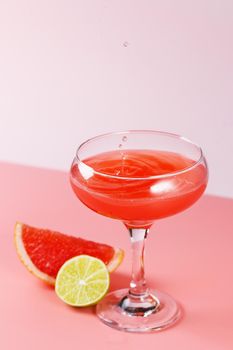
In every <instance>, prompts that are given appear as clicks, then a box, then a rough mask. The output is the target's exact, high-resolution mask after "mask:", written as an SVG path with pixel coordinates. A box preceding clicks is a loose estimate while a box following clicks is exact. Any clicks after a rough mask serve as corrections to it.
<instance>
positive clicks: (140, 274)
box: [129, 228, 149, 297]
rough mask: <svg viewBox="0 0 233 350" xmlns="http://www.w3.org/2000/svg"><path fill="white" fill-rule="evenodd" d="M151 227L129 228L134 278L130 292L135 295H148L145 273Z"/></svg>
mask: <svg viewBox="0 0 233 350" xmlns="http://www.w3.org/2000/svg"><path fill="white" fill-rule="evenodd" d="M148 231H149V229H142V228H129V233H130V239H131V247H132V278H131V282H130V289H129V294H130V295H131V296H135V297H145V296H147V295H148V288H147V285H146V280H145V273H144V249H145V239H146V237H147V233H148Z"/></svg>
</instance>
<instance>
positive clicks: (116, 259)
mask: <svg viewBox="0 0 233 350" xmlns="http://www.w3.org/2000/svg"><path fill="white" fill-rule="evenodd" d="M23 226H24V224H23V223H21V222H16V224H15V228H14V242H15V246H16V251H17V254H18V256H19V259H20V260H21V262H22V263H23V264H24V266H25V267H26V268H27V269H28V271H29V272H31V273H32V274H33V275H34V276H36V277H38V278H39V279H41V280H42V281H44V282H46V283H48V284H50V285H52V286H54V285H55V281H56V280H55V278H53V277H51V276H49V275H48V274H46V273H44V272H42V271H41V270H39V269H38V268H37V267H36V265H35V264H33V262H32V260H31V258H30V256H29V255H28V253H27V252H26V249H25V247H24V243H23V239H22V233H23ZM114 249H115V253H114V256H113V257H112V259H111V260H110V261H109V263H108V264H107V269H108V271H109V272H110V273H111V272H113V271H115V270H116V269H117V268H118V266H119V265H120V264H121V262H122V260H123V259H124V251H123V250H122V249H120V248H114Z"/></svg>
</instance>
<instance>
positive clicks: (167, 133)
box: [75, 129, 204, 181]
mask: <svg viewBox="0 0 233 350" xmlns="http://www.w3.org/2000/svg"><path fill="white" fill-rule="evenodd" d="M136 133H138V134H139V133H142V134H143V133H145V134H146V133H147V134H155V135H163V136H167V137H172V138H174V139H179V140H182V141H185V142H186V143H188V144H190V145H192V146H194V147H195V148H196V149H197V150H198V151H199V153H200V157H199V158H198V159H197V160H196V161H195V162H194V164H192V165H190V166H187V167H186V168H183V169H181V170H178V171H174V172H170V173H167V174H161V175H151V176H144V177H129V176H119V175H111V174H106V173H103V172H100V171H96V170H95V169H94V168H92V167H91V166H89V165H87V164H86V163H85V162H83V161H82V160H81V159H80V157H79V152H80V150H81V149H82V148H83V147H84V146H86V145H87V144H88V143H90V142H92V141H94V140H98V139H101V138H104V137H106V136H112V135H121V134H136ZM75 159H76V160H77V162H78V163H81V164H83V165H85V166H86V167H88V168H90V169H91V170H92V172H93V174H96V175H99V176H104V177H107V178H111V179H118V180H134V181H135V180H144V181H146V180H156V179H164V178H168V177H173V176H177V175H180V174H183V173H186V172H188V171H190V170H193V169H194V168H196V167H197V166H198V165H199V164H200V163H201V162H202V161H203V160H204V154H203V151H202V149H201V147H200V146H198V145H197V144H196V143H194V142H192V141H191V140H189V139H188V138H186V137H184V136H181V135H179V134H175V133H170V132H166V131H159V130H140V129H139V130H122V131H115V132H114V131H113V132H108V133H104V134H100V135H97V136H94V137H91V138H89V139H87V140H86V141H84V142H82V143H81V144H80V145H79V147H78V148H77V151H76V154H75Z"/></svg>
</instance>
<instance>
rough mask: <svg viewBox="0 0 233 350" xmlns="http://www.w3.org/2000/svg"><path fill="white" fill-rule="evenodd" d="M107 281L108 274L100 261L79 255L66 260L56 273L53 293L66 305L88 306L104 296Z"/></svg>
mask: <svg viewBox="0 0 233 350" xmlns="http://www.w3.org/2000/svg"><path fill="white" fill-rule="evenodd" d="M109 281H110V280H109V272H108V269H107V267H106V265H105V264H104V263H103V261H102V260H100V259H97V258H94V257H92V256H89V255H79V256H76V257H74V258H72V259H70V260H67V261H66V262H65V263H64V265H62V267H61V268H60V270H59V271H58V274H57V278H56V283H55V292H56V294H57V296H58V297H59V298H60V299H61V300H62V301H64V302H65V303H66V304H69V305H72V306H83V307H84V306H89V305H93V304H96V303H97V302H98V301H100V300H101V299H102V298H103V297H104V296H105V294H106V293H107V291H108V289H109Z"/></svg>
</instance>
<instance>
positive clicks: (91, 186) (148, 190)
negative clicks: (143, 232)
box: [71, 150, 207, 226]
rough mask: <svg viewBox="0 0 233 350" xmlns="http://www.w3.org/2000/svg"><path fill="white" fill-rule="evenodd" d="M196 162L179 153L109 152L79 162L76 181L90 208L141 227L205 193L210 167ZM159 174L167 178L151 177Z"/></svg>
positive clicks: (75, 168) (73, 181)
mask: <svg viewBox="0 0 233 350" xmlns="http://www.w3.org/2000/svg"><path fill="white" fill-rule="evenodd" d="M194 163H195V162H194V161H193V160H192V159H188V158H186V157H183V156H181V155H180V154H177V153H173V152H165V151H152V150H124V151H122V150H119V151H112V152H106V153H102V154H98V155H96V156H94V157H90V158H87V159H85V160H84V161H83V162H82V163H79V164H76V163H74V164H73V166H72V168H71V184H72V187H73V189H74V191H75V193H76V195H77V196H78V197H79V199H80V200H81V201H82V202H83V203H84V204H85V205H87V206H88V207H89V208H91V209H93V210H94V211H96V212H98V213H100V214H102V215H105V216H110V217H113V218H116V219H120V220H123V221H125V222H127V224H128V223H130V225H131V224H132V225H131V226H135V225H137V226H138V225H139V226H141V223H142V222H144V223H145V222H152V221H153V220H155V219H159V218H162V217H166V216H169V215H173V214H175V213H177V212H180V211H182V210H184V209H186V208H187V207H189V206H190V205H191V204H193V203H194V202H195V201H196V200H197V199H198V198H199V197H200V196H201V194H202V193H203V191H204V189H205V187H206V182H207V171H206V169H205V167H204V166H203V165H201V164H200V165H198V166H195V167H193V168H192V166H193V165H194ZM185 169H186V171H183V170H185ZM93 170H94V171H93ZM181 170H182V171H183V172H181V173H179V174H176V172H179V171H181ZM96 172H98V173H96ZM173 173H174V175H173ZM168 174H169V176H166V175H168ZM109 175H110V176H109ZM159 175H162V177H161V178H155V179H153V178H152V179H148V177H151V176H159Z"/></svg>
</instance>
